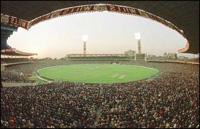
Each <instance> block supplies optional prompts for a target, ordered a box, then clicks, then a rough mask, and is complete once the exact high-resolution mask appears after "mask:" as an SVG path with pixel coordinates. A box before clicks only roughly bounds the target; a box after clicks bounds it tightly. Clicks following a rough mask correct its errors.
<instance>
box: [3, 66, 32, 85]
mask: <svg viewBox="0 0 200 129" xmlns="http://www.w3.org/2000/svg"><path fill="white" fill-rule="evenodd" d="M1 81H2V82H21V83H27V82H32V81H31V80H29V79H28V78H26V77H25V75H24V74H23V73H20V72H16V70H14V69H13V70H7V69H6V70H4V71H2V72H1Z"/></svg>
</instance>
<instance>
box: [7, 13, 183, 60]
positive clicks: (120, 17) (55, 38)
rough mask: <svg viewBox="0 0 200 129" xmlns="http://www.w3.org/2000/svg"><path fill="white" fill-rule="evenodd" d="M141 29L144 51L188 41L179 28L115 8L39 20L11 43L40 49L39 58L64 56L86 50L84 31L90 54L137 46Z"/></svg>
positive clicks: (171, 48)
mask: <svg viewBox="0 0 200 129" xmlns="http://www.w3.org/2000/svg"><path fill="white" fill-rule="evenodd" d="M137 32H140V33H141V37H142V40H141V51H142V52H144V53H147V54H154V55H163V53H164V52H167V53H168V52H176V53H178V50H179V49H181V48H184V47H185V45H186V39H184V38H183V37H182V36H181V35H180V34H179V33H178V32H176V31H174V30H172V29H170V28H168V27H166V26H164V25H162V24H160V23H158V22H155V21H152V20H150V19H146V18H142V17H137V16H132V15H124V14H118V13H111V12H93V13H80V14H75V15H69V16H64V17H58V18H55V19H51V20H48V21H44V22H41V23H39V24H36V25H35V26H33V27H32V28H30V29H29V30H25V29H22V28H19V29H18V31H17V32H14V33H13V35H11V36H10V38H9V39H8V44H9V45H10V46H12V47H13V48H16V49H18V50H20V51H24V52H31V53H38V56H35V57H38V58H44V57H53V58H55V57H56V58H61V57H64V56H65V55H66V54H82V53H83V42H82V35H85V34H86V35H88V41H87V54H111V53H112V54H123V53H124V52H125V51H127V50H130V49H132V50H136V52H137V40H136V39H135V37H134V34H135V33H137Z"/></svg>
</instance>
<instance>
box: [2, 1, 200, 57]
mask: <svg viewBox="0 0 200 129" xmlns="http://www.w3.org/2000/svg"><path fill="white" fill-rule="evenodd" d="M100 3H101V4H112V5H120V6H126V7H133V8H136V9H142V10H144V11H146V12H148V13H151V14H154V15H156V16H159V17H161V18H163V19H165V20H167V21H169V22H170V23H172V24H174V25H175V26H176V27H177V28H178V29H179V30H181V32H182V33H183V34H182V35H183V36H184V37H185V38H186V39H187V40H188V42H189V43H188V44H187V45H186V48H184V49H182V50H180V52H186V53H195V54H196V53H199V1H1V23H2V19H3V20H4V21H6V20H8V19H6V17H4V18H3V16H2V14H3V15H9V16H13V17H16V18H17V19H21V21H25V22H27V23H28V22H31V21H33V20H34V19H37V18H39V17H40V16H42V15H45V14H48V13H51V12H52V11H55V10H58V9H64V8H69V7H74V6H81V5H91V4H100ZM110 9H111V8H110ZM119 10H120V9H119ZM71 11H72V10H71ZM79 11H80V10H79ZM121 12H123V10H122V11H121ZM49 19H50V18H49ZM11 21H12V19H11ZM14 21H16V22H19V21H20V20H16V19H13V22H14ZM21 21H20V24H21V23H22V22H21ZM37 23H38V22H37ZM23 25H24V26H25V24H23ZM27 26H29V24H28V25H27ZM169 38H170V37H169Z"/></svg>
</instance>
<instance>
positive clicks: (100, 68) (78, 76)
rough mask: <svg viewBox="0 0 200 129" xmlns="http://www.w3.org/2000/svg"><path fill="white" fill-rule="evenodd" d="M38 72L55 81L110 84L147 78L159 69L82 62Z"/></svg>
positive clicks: (155, 73)
mask: <svg viewBox="0 0 200 129" xmlns="http://www.w3.org/2000/svg"><path fill="white" fill-rule="evenodd" d="M38 73H39V75H40V76H41V77H45V78H49V79H53V80H55V81H70V82H84V83H101V84H112V83H126V82H132V81H137V80H143V79H147V78H149V77H152V76H155V75H157V74H158V73H159V71H158V70H156V69H152V68H148V67H142V66H135V65H111V64H103V65H102V64H84V65H65V66H56V67H48V68H44V69H40V70H38Z"/></svg>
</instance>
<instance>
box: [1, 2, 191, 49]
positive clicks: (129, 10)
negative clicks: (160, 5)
mask: <svg viewBox="0 0 200 129" xmlns="http://www.w3.org/2000/svg"><path fill="white" fill-rule="evenodd" d="M104 11H108V12H116V13H121V14H126V15H134V16H140V17H144V18H148V19H151V20H154V21H156V22H159V23H161V24H163V25H165V26H167V27H169V28H171V29H173V30H175V31H177V32H178V33H179V34H181V35H182V36H183V37H184V38H185V39H186V40H187V44H186V46H185V48H183V49H180V50H179V51H178V52H179V53H182V52H186V51H187V50H188V49H189V41H188V39H187V37H186V36H185V34H184V33H183V31H182V30H181V29H179V28H178V27H177V26H175V25H174V24H173V23H171V22H169V21H167V20H165V19H163V18H161V17H159V16H156V15H154V14H152V13H149V12H147V11H144V10H141V9H138V8H133V7H127V6H120V5H113V4H91V5H82V6H74V7H69V8H64V9H59V10H55V11H52V12H50V13H47V14H45V15H42V16H40V17H37V18H35V19H33V20H31V21H26V20H23V19H19V18H16V17H13V16H9V15H4V14H1V23H3V24H4V25H2V24H1V32H3V33H1V37H2V38H1V50H2V49H9V48H10V47H9V46H8V44H7V39H8V37H9V36H10V35H11V34H12V32H13V31H17V28H18V27H22V28H24V29H27V30H28V29H30V28H31V27H32V26H33V25H36V24H38V23H40V22H42V21H45V20H50V19H53V18H56V17H59V16H66V15H71V14H77V13H85V12H104Z"/></svg>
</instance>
